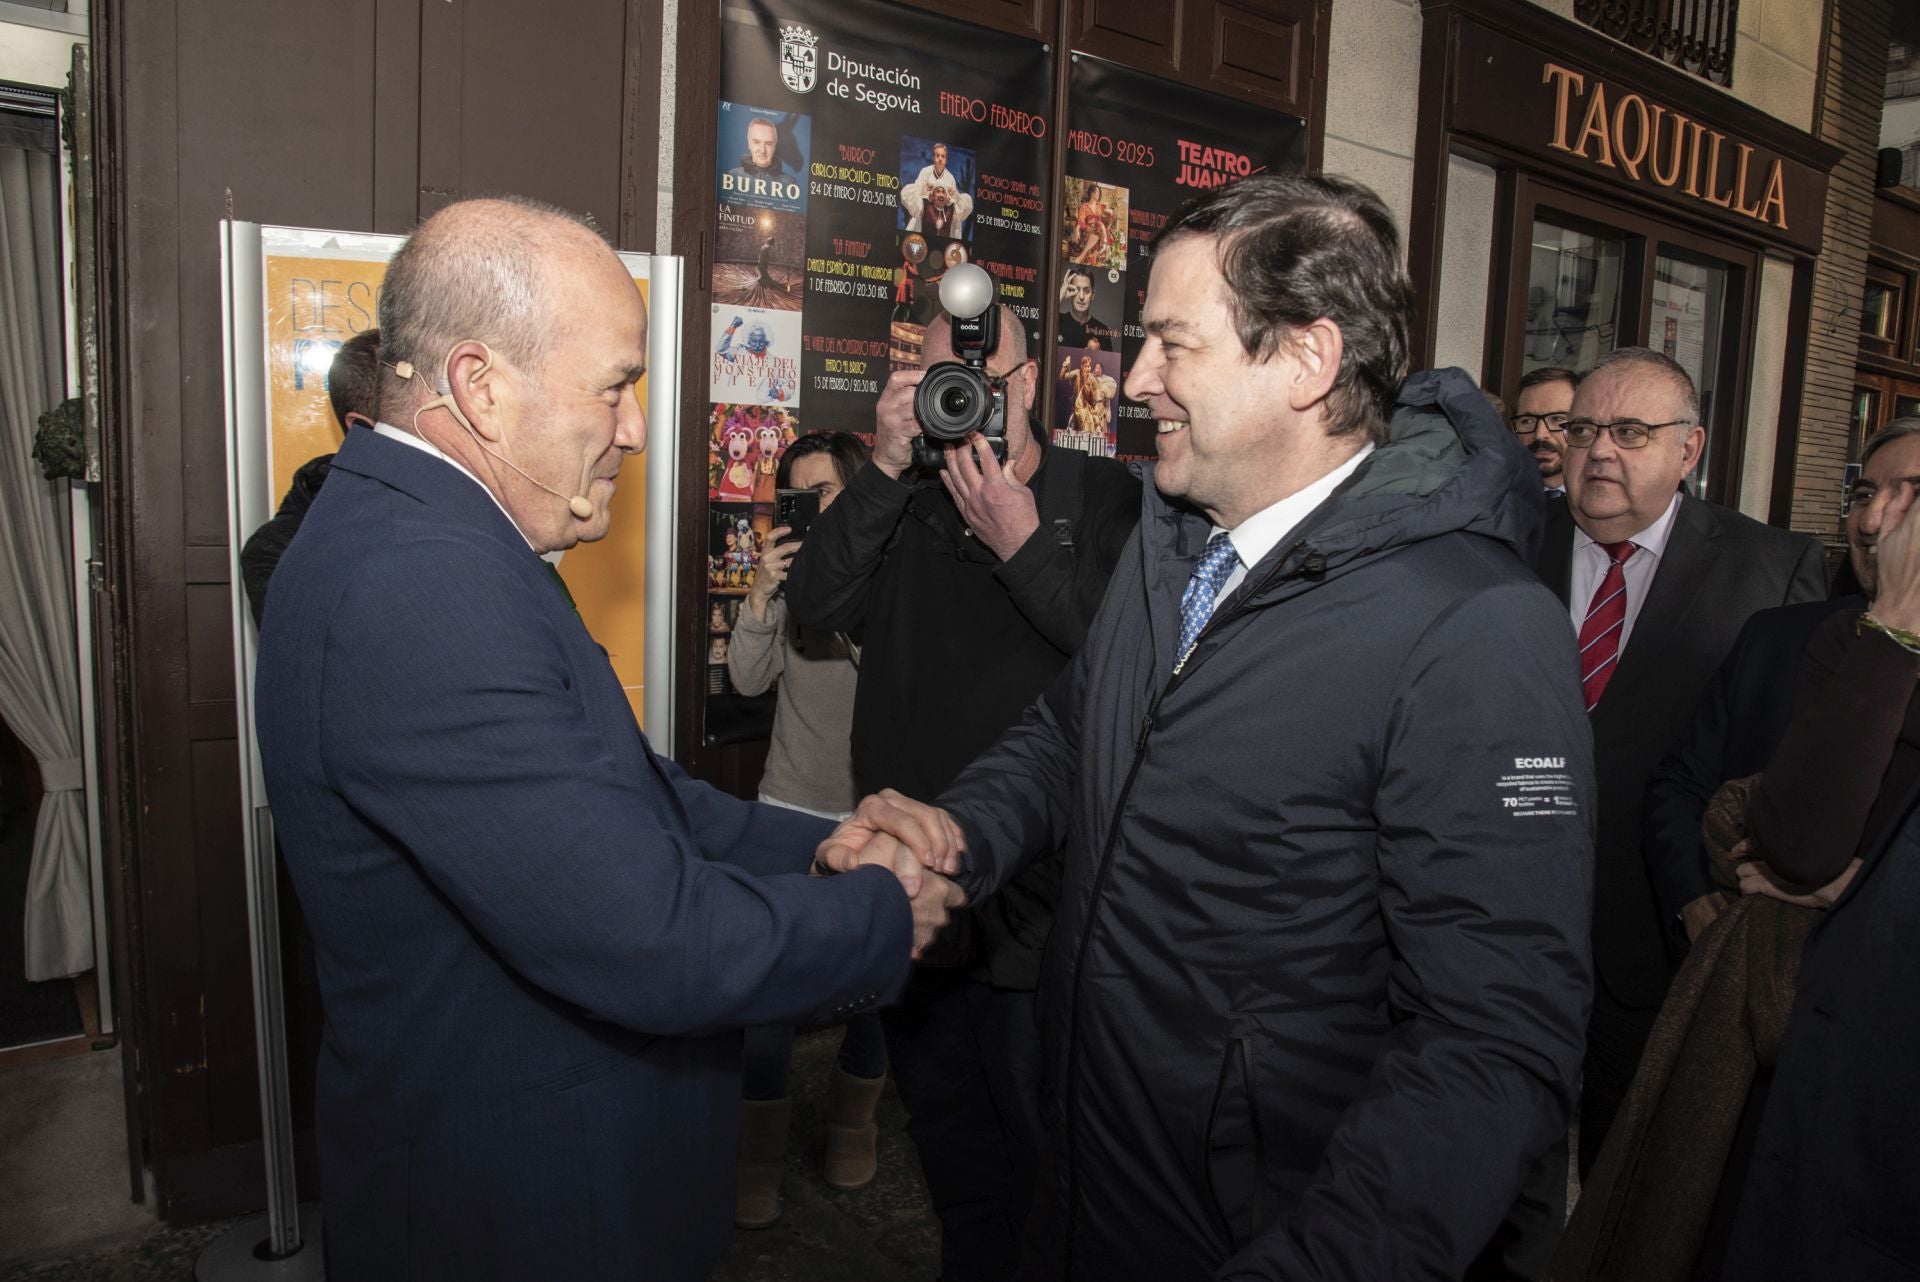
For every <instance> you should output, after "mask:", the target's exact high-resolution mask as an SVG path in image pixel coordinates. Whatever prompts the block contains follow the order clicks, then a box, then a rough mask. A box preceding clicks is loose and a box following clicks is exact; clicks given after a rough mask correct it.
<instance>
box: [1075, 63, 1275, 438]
mask: <svg viewBox="0 0 1920 1282" xmlns="http://www.w3.org/2000/svg"><path fill="white" fill-rule="evenodd" d="M1066 129H1067V167H1066V168H1067V172H1066V186H1065V189H1064V190H1063V192H1062V199H1061V201H1060V208H1059V210H1058V212H1057V213H1056V214H1055V217H1054V219H1053V222H1054V228H1053V237H1054V241H1055V243H1054V245H1053V246H1052V248H1053V249H1054V250H1055V251H1056V255H1057V256H1056V258H1055V259H1054V262H1055V264H1056V265H1055V268H1054V272H1053V280H1054V288H1055V290H1056V291H1057V293H1056V300H1055V301H1056V306H1057V308H1058V311H1057V316H1058V323H1059V331H1058V333H1059V344H1058V347H1059V350H1058V351H1057V352H1056V353H1055V356H1054V360H1053V368H1052V370H1050V371H1049V372H1050V373H1051V374H1052V375H1053V377H1054V382H1055V388H1054V395H1053V397H1052V398H1051V399H1052V404H1053V407H1054V411H1053V412H1054V420H1053V424H1052V426H1053V428H1054V430H1055V437H1054V439H1055V440H1056V441H1057V442H1060V443H1063V444H1068V445H1071V446H1073V447H1074V448H1080V449H1086V450H1088V451H1089V452H1092V453H1100V454H1118V455H1119V456H1120V457H1122V458H1151V457H1153V454H1154V427H1153V419H1152V416H1151V415H1150V414H1149V413H1148V411H1147V407H1146V406H1144V405H1141V404H1139V403H1138V402H1136V401H1130V400H1128V399H1127V398H1126V397H1125V396H1123V395H1121V394H1120V389H1121V388H1122V387H1124V386H1125V384H1126V371H1127V370H1129V369H1131V368H1132V366H1133V358H1134V357H1135V356H1137V355H1138V354H1139V351H1140V345H1141V343H1142V342H1143V341H1144V339H1145V333H1144V331H1142V330H1141V328H1140V308H1141V304H1142V303H1143V302H1145V300H1146V289H1147V270H1146V269H1147V247H1148V245H1150V244H1151V243H1152V241H1153V238H1154V236H1155V235H1156V234H1157V233H1158V232H1159V231H1160V229H1161V228H1162V227H1164V226H1166V223H1167V218H1168V217H1169V216H1170V215H1171V214H1172V213H1173V211H1174V210H1175V209H1177V208H1179V207H1180V205H1182V204H1184V203H1185V202H1186V201H1187V200H1188V199H1189V198H1190V197H1192V196H1194V195H1195V194H1197V193H1199V192H1203V191H1206V190H1209V189H1211V188H1214V187H1218V186H1220V185H1222V184H1223V183H1228V182H1231V181H1233V180H1234V179H1236V178H1244V177H1247V176H1249V175H1252V174H1259V173H1273V172H1284V171H1288V170H1301V169H1304V168H1305V167H1306V157H1307V124H1306V121H1304V120H1301V119H1300V118H1299V117H1297V116H1289V115H1284V114H1282V113H1280V112H1276V111H1271V110H1267V109H1265V108H1261V107H1256V106H1253V105H1252V104H1250V103H1245V102H1241V101H1238V100H1237V99H1233V98H1223V97H1220V96H1218V95H1215V94H1210V93H1206V92H1204V91H1202V90H1199V89H1194V88H1190V87H1188V86H1186V85H1180V84H1176V83H1174V82H1172V81H1169V80H1161V79H1158V78H1157V77H1153V76H1146V75H1142V74H1140V73H1139V72H1136V71H1129V70H1126V69H1125V68H1122V67H1119V66H1116V65H1114V64H1113V63H1110V62H1107V61H1104V60H1102V59H1100V58H1094V57H1090V56H1088V55H1086V54H1074V55H1073V67H1072V79H1071V84H1070V86H1069V90H1068V98H1067V122H1066ZM1115 353H1117V354H1118V355H1117V358H1116V356H1115ZM1102 423H1104V427H1102V426H1101V425H1102ZM1102 432H1104V434H1105V436H1104V442H1103V441H1102V439H1101V433H1102Z"/></svg>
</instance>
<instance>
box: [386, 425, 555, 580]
mask: <svg viewBox="0 0 1920 1282" xmlns="http://www.w3.org/2000/svg"><path fill="white" fill-rule="evenodd" d="M373 430H374V431H375V432H377V433H379V434H380V435H381V436H384V437H386V438H387V439H388V440H390V441H399V442H400V443H401V444H402V445H411V446H412V447H413V448H414V449H416V450H420V451H422V452H424V453H427V454H431V455H433V457H435V458H437V459H439V460H440V461H441V462H442V463H445V464H446V465H447V466H448V467H450V468H452V469H453V470H454V471H456V472H458V473H460V475H462V476H464V477H466V478H467V479H468V480H469V481H472V482H473V483H474V484H475V485H477V486H479V487H480V489H481V491H482V492H484V493H485V494H486V496H487V497H488V498H489V499H492V500H493V505H494V506H495V507H497V508H499V509H500V515H501V516H504V517H506V518H507V524H508V525H511V526H513V532H514V533H515V534H518V535H520V540H521V542H523V543H525V544H526V545H527V549H528V550H529V551H532V552H536V553H537V552H538V550H539V549H537V548H535V547H534V546H533V540H532V539H529V538H528V537H527V536H526V534H525V533H524V532H523V531H522V530H521V529H520V525H519V523H518V522H517V521H515V520H514V519H513V513H511V512H509V511H507V509H506V505H505V504H503V503H501V502H500V499H499V496H498V495H496V494H495V493H494V492H493V491H492V490H489V489H487V483H486V482H485V481H482V480H481V479H480V478H479V477H477V476H475V475H474V474H473V473H472V472H470V471H468V470H467V467H466V465H465V464H464V463H462V462H460V460H459V459H456V458H454V457H453V456H452V455H451V454H448V453H447V452H446V451H445V450H443V449H441V448H440V447H439V446H437V445H435V444H434V443H433V442H432V441H429V440H427V439H426V438H424V437H420V436H415V435H414V434H413V433H412V432H409V431H407V430H405V429H404V428H398V427H395V426H394V425H393V424H391V423H375V424H374V425H373Z"/></svg>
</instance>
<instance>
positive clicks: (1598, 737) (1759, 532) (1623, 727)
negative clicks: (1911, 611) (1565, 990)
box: [1538, 495, 1827, 1008]
mask: <svg viewBox="0 0 1920 1282" xmlns="http://www.w3.org/2000/svg"><path fill="white" fill-rule="evenodd" d="M1573 530H1574V524H1573V514H1572V512H1571V511H1570V510H1569V508H1568V506H1567V501H1566V500H1565V499H1550V500H1548V502H1547V527H1546V533H1545V537H1544V539H1543V540H1542V544H1541V548H1540V560H1539V562H1538V569H1539V573H1540V577H1541V579H1542V580H1543V581H1544V582H1545V583H1546V585H1547V586H1548V587H1550V588H1552V589H1553V591H1554V594H1555V595H1556V596H1558V597H1559V598H1560V599H1561V600H1562V601H1565V600H1566V599H1567V596H1568V593H1569V590H1570V583H1571V581H1572V570H1573ZM1826 594H1827V571H1826V560H1825V554H1824V553H1823V552H1822V550H1821V547H1820V543H1819V540H1817V539H1813V538H1810V537H1808V536H1807V535H1804V534H1793V533H1790V532H1789V531H1786V530H1780V529H1775V528H1774V527H1772V526H1770V525H1762V524H1760V522H1758V521H1755V520H1752V519H1750V518H1748V517H1745V516H1742V515H1741V514H1740V513H1738V512H1735V511H1733V510H1731V509H1730V508H1724V507H1721V506H1719V505H1718V504H1714V503H1703V502H1701V501H1700V500H1699V499H1696V498H1694V497H1692V496H1691V495H1686V496H1683V497H1682V498H1681V500H1680V510H1679V512H1678V513H1676V514H1675V515H1674V520H1673V529H1672V531H1671V532H1670V533H1669V535H1668V536H1667V550H1666V552H1665V553H1664V554H1663V555H1662V556H1661V558H1660V565H1659V568H1658V570H1657V571H1656V572H1655V574H1654V576H1653V585H1652V586H1651V587H1650V588H1648V589H1647V599H1646V602H1645V604H1643V605H1642V606H1641V607H1640V613H1639V615H1638V617H1637V618H1636V619H1635V620H1634V624H1633V632H1632V633H1631V634H1630V635H1629V636H1628V637H1627V648H1626V649H1625V650H1624V651H1622V652H1621V655H1620V665H1619V667H1617V668H1615V669H1614V674H1613V679H1612V680H1610V681H1609V682H1608V683H1607V689H1606V693H1604V694H1603V695H1601V696H1600V703H1599V705H1598V706H1597V707H1595V708H1594V710H1593V764H1594V770H1595V772H1596V773H1597V775H1598V777H1599V784H1600V801H1599V812H1598V829H1597V832H1596V835H1595V838H1594V864H1595V872H1596V875H1597V881H1596V884H1595V890H1594V904H1593V963H1594V971H1595V973H1596V974H1597V975H1598V977H1599V982H1600V983H1602V984H1604V985H1606V988H1607V992H1608V993H1609V994H1610V995H1611V996H1612V997H1613V999H1614V1000H1615V1001H1617V1002H1619V1003H1620V1004H1622V1005H1625V1006H1634V1007H1641V1008H1652V1007H1657V1006H1658V1005H1659V1004H1660V1002H1661V1000H1662V999H1663V998H1664V997H1665V996H1666V991H1667V979H1668V974H1669V970H1670V966H1671V959H1670V957H1669V943H1668V937H1667V928H1666V926H1665V924H1664V923H1663V921H1662V918H1661V914H1660V910H1659V909H1658V908H1656V907H1655V904H1654V891H1653V883H1652V880H1651V879H1650V878H1649V876H1648V874H1647V865H1646V862H1645V860H1644V859H1643V858H1642V856H1641V851H1640V839H1641V828H1642V821H1641V803H1642V801H1643V800H1644V798H1645V796H1646V791H1647V781H1648V778H1649V777H1650V776H1651V775H1652V773H1653V769H1654V767H1655V766H1657V765H1658V764H1659V763H1660V761H1661V760H1662V759H1663V758H1664V757H1665V756H1666V755H1667V754H1668V753H1669V752H1671V751H1673V749H1674V748H1675V746H1677V745H1678V744H1679V742H1680V740H1681V739H1682V737H1683V736H1685V734H1686V732H1687V728H1688V726H1690V725H1691V724H1692V723H1693V710H1694V707H1695V705H1696V704H1697V703H1698V702H1699V700H1700V693H1701V691H1702V690H1703V689H1705V687H1706V684H1707V681H1708V679H1709V678H1710V677H1711V676H1712V675H1713V672H1714V669H1716V668H1718V667H1719V666H1720V662H1721V660H1722V659H1724V658H1725V657H1726V654H1727V651H1728V650H1729V649H1731V648H1732V646H1733V642H1734V638H1735V637H1736V636H1738V635H1739V632H1740V628H1741V627H1742V625H1744V624H1745V623H1746V621H1747V618H1748V616H1750V615H1752V614H1753V613H1754V612H1755V611H1756V610H1764V609H1766V608H1768V607H1769V606H1776V605H1786V604H1791V603H1793V602H1796V601H1811V600H1817V599H1819V598H1821V597H1824V596H1826Z"/></svg>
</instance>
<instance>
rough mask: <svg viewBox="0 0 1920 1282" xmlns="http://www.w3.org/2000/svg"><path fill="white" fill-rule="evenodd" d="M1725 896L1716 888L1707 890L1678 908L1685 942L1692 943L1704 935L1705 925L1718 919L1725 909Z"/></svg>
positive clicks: (1707, 925)
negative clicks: (1685, 938) (1684, 930)
mask: <svg viewBox="0 0 1920 1282" xmlns="http://www.w3.org/2000/svg"><path fill="white" fill-rule="evenodd" d="M1726 907H1727V900H1726V896H1724V895H1722V894H1721V893H1720V892H1719V891H1717V890H1709V891H1708V892H1707V893H1706V894H1704V895H1702V896H1700V898H1698V899H1696V900H1694V901H1693V902H1692V903H1690V904H1688V905H1687V906H1686V907H1685V908H1682V909H1681V910H1680V924H1681V925H1682V926H1684V927H1685V928H1686V931H1687V942H1688V943H1689V944H1691V943H1693V942H1694V941H1695V940H1697V939H1699V938H1700V936H1702V935H1704V934H1705V933H1706V931H1707V927H1709V926H1711V925H1713V923H1714V922H1715V921H1716V920H1718V919H1719V916H1720V914H1721V913H1722V912H1724V911H1725V910H1726Z"/></svg>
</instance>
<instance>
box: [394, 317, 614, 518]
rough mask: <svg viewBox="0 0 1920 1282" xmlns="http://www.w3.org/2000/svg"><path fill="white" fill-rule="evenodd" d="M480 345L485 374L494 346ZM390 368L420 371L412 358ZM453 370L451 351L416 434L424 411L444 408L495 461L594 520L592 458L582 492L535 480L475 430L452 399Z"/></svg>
mask: <svg viewBox="0 0 1920 1282" xmlns="http://www.w3.org/2000/svg"><path fill="white" fill-rule="evenodd" d="M480 348H481V350H482V351H484V352H486V354H487V359H486V360H485V361H484V362H482V364H481V366H480V368H479V370H477V371H476V373H480V374H484V373H486V372H487V371H488V370H490V369H492V368H493V349H492V348H491V347H488V346H487V345H486V344H485V343H482V344H480ZM389 368H391V369H392V370H393V372H394V373H395V374H397V375H399V376H400V377H401V378H412V377H414V375H415V374H416V373H417V371H416V370H415V369H414V368H413V362H411V361H400V362H399V363H398V364H395V365H392V366H390V367H389ZM452 370H453V353H452V352H448V353H447V359H446V363H445V364H444V365H442V366H441V371H440V387H439V389H438V390H439V393H440V394H439V395H438V396H436V397H434V398H433V399H432V400H430V401H428V402H427V403H426V404H424V405H422V406H421V407H420V408H419V409H417V410H415V411H414V412H413V434H414V435H415V436H419V435H420V416H421V415H422V414H425V413H426V412H427V411H428V410H445V411H446V412H447V413H449V414H451V415H453V421H454V422H456V423H458V424H459V425H460V426H461V427H464V428H466V429H467V435H468V436H471V437H472V438H473V443H474V444H475V445H477V446H479V447H480V450H481V452H482V453H484V454H486V455H487V456H489V457H490V458H492V459H493V460H494V461H495V462H497V463H504V464H506V465H507V466H508V467H510V468H512V469H513V470H514V471H515V472H519V473H520V476H521V478H522V479H523V480H525V481H527V482H528V483H529V484H531V485H534V486H537V487H538V488H540V489H543V490H545V491H546V492H547V493H549V494H551V495H553V497H555V498H557V499H560V500H562V501H563V502H565V503H566V505H567V511H569V512H571V513H572V514H573V518H574V520H576V521H587V520H591V519H592V518H593V500H592V499H590V498H588V497H587V495H586V490H587V488H588V486H590V485H591V484H592V481H593V460H592V459H588V460H587V463H586V466H585V467H584V468H582V469H581V475H580V490H581V492H580V493H579V494H575V495H572V496H568V495H565V494H562V493H561V492H560V491H559V490H556V489H554V488H553V487H552V486H551V485H548V484H546V483H545V482H542V481H538V480H535V479H534V478H533V477H531V476H528V475H527V474H526V473H525V472H524V471H521V469H520V466H519V464H517V463H515V462H514V461H513V460H512V459H510V458H507V457H506V456H505V455H502V454H496V453H494V452H493V451H492V450H490V449H488V448H487V443H486V442H485V441H483V440H481V439H480V433H478V432H476V431H475V430H474V428H473V424H472V423H471V422H469V421H468V419H467V416H466V414H465V413H464V412H463V411H462V410H461V408H460V406H459V405H458V404H457V403H456V402H455V401H454V399H453V385H452V382H451V375H452Z"/></svg>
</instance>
